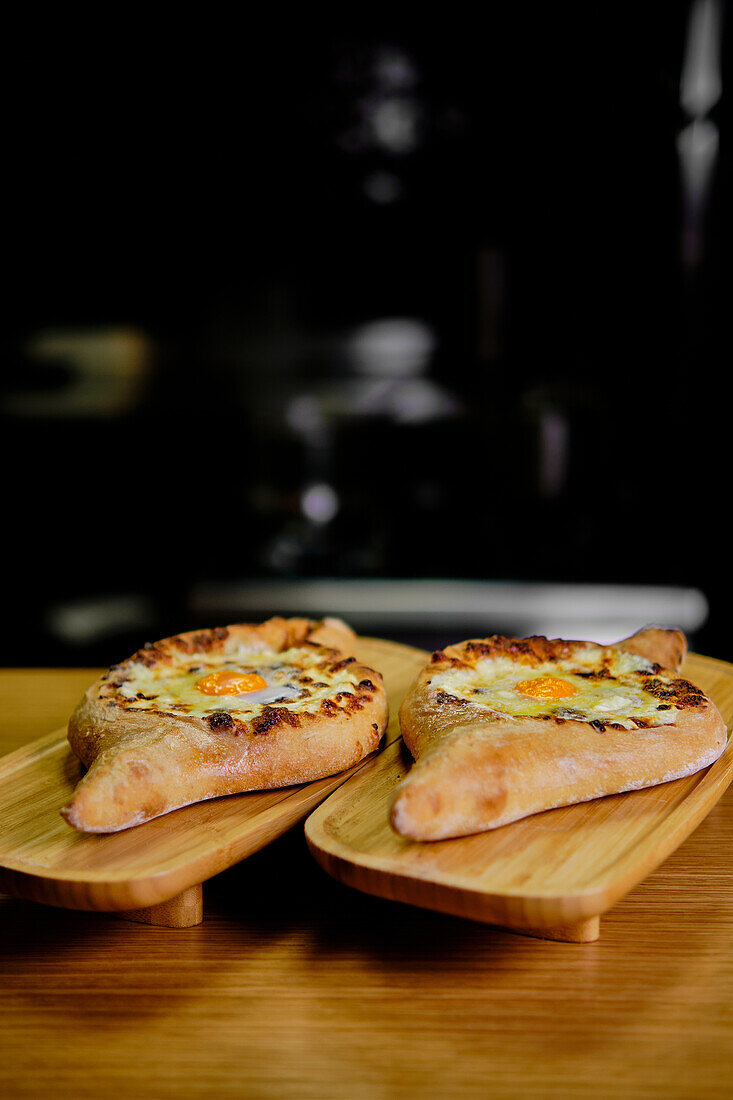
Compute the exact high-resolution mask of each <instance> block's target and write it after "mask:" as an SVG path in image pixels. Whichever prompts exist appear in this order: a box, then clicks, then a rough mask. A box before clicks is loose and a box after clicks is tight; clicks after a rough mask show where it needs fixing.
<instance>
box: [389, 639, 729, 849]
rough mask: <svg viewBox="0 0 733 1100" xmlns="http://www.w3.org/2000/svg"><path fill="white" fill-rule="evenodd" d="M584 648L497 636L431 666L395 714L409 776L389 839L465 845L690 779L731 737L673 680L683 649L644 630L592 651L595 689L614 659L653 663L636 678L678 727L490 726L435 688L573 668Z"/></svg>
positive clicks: (705, 704)
mask: <svg viewBox="0 0 733 1100" xmlns="http://www.w3.org/2000/svg"><path fill="white" fill-rule="evenodd" d="M588 645H589V643H587V642H573V641H566V640H563V639H547V638H542V637H534V638H524V639H517V638H505V637H501V636H494V637H492V638H484V639H472V640H469V641H468V642H462V643H460V644H458V645H453V646H448V647H447V648H446V649H445V650H443V651H440V652H439V653H435V654H433V658H432V661H431V663H430V665H429V666H427V667H426V668H425V669H423V670H422V672H421V673H420V675H419V676H418V678H417V680H416V681H415V683H414V684H413V686H412V688H411V689H410V691H409V692H408V693H407V695H406V696H405V699H404V701H403V704H402V707H401V709H400V725H401V728H402V736H403V739H404V742H405V744H406V745H407V747H408V748H409V750H410V752H411V753H412V755H413V757H414V758H415V764H414V765H413V767H412V769H411V771H410V772H409V774H408V776H407V778H406V779H405V780H404V781H403V782H402V783H401V784H400V786H399V787H398V788H397V790H396V792H395V794H394V797H393V800H392V805H391V811H390V820H391V822H392V826H393V828H394V829H395V830H396V831H397V832H398V833H400V834H402V835H403V836H406V837H409V838H410V839H413V840H440V839H445V838H447V837H453V836H464V835H467V834H469V833H474V832H480V831H482V830H485V829H492V828H496V827H497V826H499V825H504V824H507V823H509V822H511V821H516V820H518V819H519V818H521V817H525V816H527V815H528V814H533V813H537V812H539V811H541V810H547V809H551V808H553V807H556V806H564V805H569V804H572V803H575V802H583V801H587V800H588V799H592V798H599V797H601V796H603V795H608V794H616V793H619V792H621V791H627V790H635V789H638V788H641V787H647V786H652V785H654V784H657V783H663V782H667V781H668V780H671V779H677V778H680V777H681V776H683V775H690V774H692V773H693V772H695V771H698V770H699V769H700V768H703V767H706V766H707V765H708V764H711V763H712V762H713V760H715V759H716V758H717V757H718V756H719V755H720V753H721V752H722V751H723V748H724V747H725V743H726V728H725V724H724V722H723V720H722V718H721V716H720V714H719V712H718V710H717V708H716V707H715V705H714V704H713V703H712V701H711V700H710V699H708V698H707V696H705V695H704V693H703V692H702V691H700V689H699V688H697V687H695V685H693V684H690V682H689V681H687V680H685V679H683V678H682V677H679V676H677V675H676V669H677V668H678V667H679V664H680V663H681V661H682V659H683V657H684V653H685V649H686V643H685V640H684V636H683V635H681V633H680V632H679V631H662V630H658V629H657V628H651V629H649V630H647V631H640V632H639V633H637V634H635V635H633V636H632V637H631V638H626V639H623V640H622V641H621V642H618V643H616V645H615V646H614V647H600V646H599V647H595V648H596V649H597V650H598V655H597V656H598V661H597V676H598V678H599V679H603V678H604V676H605V675H607V674H608V673H607V668H608V665H609V663H610V662H611V660H612V656H613V654H612V652H610V651H612V650H614V649H621V650H625V651H628V652H631V653H636V654H639V655H640V656H643V657H644V658H646V660H647V661H650V662H653V664H652V666H651V668H649V669H647V670H644V671H643V672H639V673H638V678H639V682H640V683H641V684H643V687H644V690H645V691H646V692H647V693H648V694H650V695H651V696H653V697H654V698H656V699H658V700H659V708H660V709H662V710H664V711H669V710H671V709H672V708H674V710H675V720H674V723H673V724H667V725H655V724H654V722H653V720H647V719H638V720H637V719H634V724H635V726H636V728H635V729H626V728H623V727H622V726H620V725H618V724H614V723H613V722H607V721H604V722H600V721H594V722H589V721H579V720H576V719H573V718H559V717H557V716H556V715H553V714H550V713H548V714H543V715H540V716H535V717H531V718H529V717H509V716H497V715H492V716H490V717H489V716H487V715H486V714H483V715H482V714H481V713H480V711H479V710H478V709H477V708H476V707H473V706H472V705H471V704H470V703H469V702H467V701H466V700H465V699H462V698H459V697H457V696H453V695H451V694H449V693H446V692H445V691H444V690H439V689H436V688H435V686H434V685H433V684H432V683H431V681H432V679H433V677H434V676H435V674H436V672H437V671H440V670H445V669H451V668H461V667H466V666H467V665H469V664H470V663H471V662H472V661H474V660H476V659H478V658H483V657H496V656H502V657H509V658H510V659H511V660H512V661H516V662H517V663H519V664H520V665H523V666H527V667H528V668H530V667H531V666H536V665H539V664H541V663H544V662H547V661H554V660H558V661H562V660H570V659H572V657H573V654H574V653H576V652H577V651H578V650H579V649H580V648H581V647H582V648H583V649H587V647H588ZM662 660H664V661H669V662H670V665H667V666H665V665H663V664H662ZM595 674H596V673H595V666H594V673H593V675H595Z"/></svg>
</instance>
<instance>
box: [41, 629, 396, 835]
mask: <svg viewBox="0 0 733 1100" xmlns="http://www.w3.org/2000/svg"><path fill="white" fill-rule="evenodd" d="M354 638H355V635H354V633H353V631H352V630H351V629H350V628H349V627H348V626H346V624H345V623H342V622H341V621H340V620H337V619H324V620H322V621H319V622H315V621H311V620H308V619H282V618H273V619H269V620H268V621H267V622H265V623H261V624H259V625H253V624H235V625H232V626H227V627H221V628H216V629H212V630H203V631H191V632H188V633H185V634H179V635H175V636H173V637H171V638H166V639H163V640H161V641H159V642H155V643H153V644H150V645H146V646H145V647H143V649H141V650H139V651H138V653H136V654H134V655H133V657H131V658H129V659H128V660H127V661H123V662H122V663H121V664H119V665H116V666H113V667H112V668H111V669H109V670H108V671H107V673H106V674H105V675H104V676H103V677H101V678H100V679H99V680H98V681H96V683H94V684H92V685H91V687H90V688H89V689H88V690H87V692H86V693H85V695H84V697H83V699H82V700H81V701H80V703H79V704H78V706H77V708H76V709H75V711H74V713H73V714H72V716H71V718H70V720H69V727H68V739H69V744H70V745H71V748H72V750H73V752H74V753H75V754H76V756H78V757H79V759H80V760H81V761H82V762H83V763H84V764H86V765H87V766H88V768H89V770H88V771H87V773H86V775H85V776H84V777H83V779H82V780H81V781H80V783H79V784H78V786H77V788H76V790H75V791H74V794H73V796H72V799H71V801H70V803H69V805H68V806H66V807H64V809H63V810H62V811H61V812H62V814H63V816H64V817H65V819H66V820H67V821H68V822H69V824H71V825H73V826H74V827H75V828H77V829H81V830H83V831H87V832H116V831H118V830H120V829H125V828H129V827H130V826H131V825H137V824H140V823H141V822H143V821H148V820H150V819H151V818H153V817H157V816H159V815H160V814H164V813H168V812H169V811H171V810H174V809H177V808H179V807H181V806H185V805H190V804H191V803H193V802H199V801H202V800H204V799H208V798H214V797H218V796H219V795H226V794H234V793H237V792H241V791H250V790H261V789H265V788H271V787H283V786H289V785H291V784H297V783H306V782H310V781H311V780H314V779H319V778H323V777H324V776H327V775H333V774H335V773H337V772H339V771H343V770H345V769H346V768H349V767H351V766H352V765H354V764H356V763H358V761H359V760H361V759H363V757H364V756H366V755H368V753H370V752H373V751H374V749H376V748H377V746H378V744H379V741H380V739H381V736H382V732H383V730H384V728H385V726H386V722H387V698H386V692H385V690H384V684H383V682H382V678H381V676H380V675H379V673H378V672H375V671H374V670H373V669H370V668H368V667H367V666H365V665H360V664H359V663H358V662H357V661H356V660H355V658H353V657H352V656H351V655H350V653H349V649H350V647H351V645H352V644H353V641H354ZM239 642H244V643H246V644H252V645H258V646H261V647H262V648H266V649H268V650H272V651H274V652H282V651H284V650H288V649H291V648H298V647H312V648H313V651H314V655H315V658H317V661H316V666H315V667H316V668H322V669H323V670H324V673H325V674H326V675H328V674H329V673H333V672H335V671H338V670H339V669H341V668H343V667H344V666H347V667H348V671H349V674H350V678H351V679H352V680H353V681H354V684H353V688H352V687H351V686H350V687H349V689H348V690H340V691H336V692H335V694H334V695H333V696H332V697H329V698H325V699H323V701H322V702H321V703H320V705H319V706H318V707H317V709H315V710H311V711H300V712H299V711H296V710H294V709H290V708H289V707H288V706H287V705H276V704H275V705H263V706H262V707H261V708H259V709H258V711H257V712H255V713H253V714H251V715H249V716H248V717H247V718H243V717H240V716H235V715H232V714H229V713H227V712H226V711H225V710H215V711H214V712H213V713H212V714H209V715H207V716H205V717H197V716H195V715H193V714H188V713H176V712H175V710H173V709H170V708H169V709H167V710H161V709H155V707H154V704H153V709H147V710H140V709H135V708H134V706H131V705H130V700H129V698H126V697H125V696H124V695H123V694H122V692H121V688H122V687H123V685H124V684H125V681H126V678H127V676H128V674H129V667H130V665H131V663H136V664H142V665H144V666H146V667H155V668H161V667H164V666H167V665H170V666H171V667H173V666H176V665H178V664H180V662H181V658H182V657H183V658H185V657H186V656H187V655H189V654H199V655H200V654H202V653H203V654H211V655H220V654H222V653H224V652H225V651H226V649H227V646H232V645H236V644H237V643H239ZM304 679H305V677H304Z"/></svg>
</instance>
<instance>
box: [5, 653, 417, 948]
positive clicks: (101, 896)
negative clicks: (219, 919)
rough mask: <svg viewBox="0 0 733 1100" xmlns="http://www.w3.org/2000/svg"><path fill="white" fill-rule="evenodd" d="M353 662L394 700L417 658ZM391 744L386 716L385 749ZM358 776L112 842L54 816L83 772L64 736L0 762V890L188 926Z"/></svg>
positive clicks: (395, 733)
mask: <svg viewBox="0 0 733 1100" xmlns="http://www.w3.org/2000/svg"><path fill="white" fill-rule="evenodd" d="M416 654H417V655H418V656H417V658H416ZM355 656H356V657H357V658H358V659H359V661H361V662H362V663H364V664H366V665H370V666H372V667H375V668H377V669H382V668H383V669H384V670H385V682H386V686H387V691H388V694H389V695H390V697H392V698H401V697H402V695H403V694H404V692H405V691H406V689H407V686H408V684H409V682H410V681H411V679H412V677H413V676H414V670H415V667H416V660H417V664H419V663H420V661H421V660H422V654H420V653H419V651H417V650H410V649H400V648H399V647H397V648H396V647H394V646H392V645H390V643H388V642H382V641H380V640H376V639H359V640H358V643H357V646H356V647H355ZM398 737H399V726H398V724H397V717H396V711H394V710H393V713H392V715H391V721H390V726H389V729H388V731H387V734H386V736H385V740H384V744H390V743H391V742H393V741H394V740H396V739H397V738H398ZM363 766H364V762H363V761H362V763H361V764H357V765H356V767H355V768H352V769H351V770H350V771H347V772H342V773H340V774H339V775H335V776H331V777H329V778H327V779H321V780H317V781H316V782H314V783H308V784H305V785H302V786H297V787H287V788H281V789H278V790H269V791H254V792H251V793H248V794H241V795H229V796H228V797H226V798H218V799H212V800H210V801H207V802H200V803H197V804H196V805H194V806H187V807H185V808H184V809H181V810H175V811H174V812H173V813H170V814H166V815H164V816H163V817H158V818H156V819H155V820H153V821H149V822H147V823H146V824H144V825H138V826H136V827H135V828H132V829H127V830H125V831H124V832H121V833H114V834H110V835H106V836H100V835H93V834H83V833H79V832H76V831H75V830H74V829H72V828H71V827H70V826H69V825H67V824H66V822H65V821H64V820H63V818H62V817H61V816H60V813H59V810H60V808H61V807H62V806H64V805H65V804H66V803H67V802H68V799H69V795H70V793H71V791H72V790H73V788H74V786H75V785H76V783H77V782H78V780H79V778H80V777H81V774H82V771H81V765H80V763H79V761H78V760H77V759H76V757H75V756H74V755H73V754H72V753H71V751H70V749H69V746H68V744H67V741H66V733H65V730H57V731H56V732H54V733H52V734H49V735H48V736H46V737H43V738H41V739H40V740H37V741H34V742H33V743H32V744H29V745H26V746H24V747H23V748H21V749H18V750H17V751H16V752H13V753H11V754H9V755H8V756H6V757H4V758H3V759H2V760H0V822H2V825H1V827H0V890H5V891H7V892H8V893H10V894H15V895H16V896H19V897H23V898H28V899H30V900H33V901H39V902H43V903H45V904H47V905H55V906H60V907H62V908H68V909H91V910H102V911H115V912H118V913H122V914H123V915H126V916H128V917H129V918H130V919H132V920H137V921H144V922H146V923H155V924H163V925H174V926H177V927H180V926H186V925H191V924H196V923H198V922H199V921H200V920H201V916H202V908H201V888H200V887H201V883H202V882H204V881H205V880H206V879H208V878H211V877H212V876H213V875H215V874H218V873H219V872H220V871H223V870H225V869H226V868H228V867H230V866H232V865H233V864H234V863H238V862H239V861H240V860H242V859H244V858H245V857H246V856H249V855H251V854H252V853H253V852H255V851H257V850H258V849H260V848H262V847H264V846H265V845H266V844H268V843H270V842H271V841H272V840H275V839H276V838H277V837H278V836H280V835H281V834H282V833H284V832H285V831H286V830H287V829H289V828H291V827H292V826H293V825H295V824H296V823H297V822H298V821H302V820H303V818H305V817H306V816H307V814H308V813H309V812H310V811H311V810H312V809H313V808H314V807H315V806H317V805H318V803H319V802H321V801H322V800H323V799H324V798H326V797H327V795H329V794H330V793H331V792H332V791H333V790H335V788H336V787H338V786H339V785H340V784H341V783H343V782H344V780H345V779H346V778H348V777H349V776H350V775H353V774H354V773H355V772H356V771H358V769H359V768H360V767H363Z"/></svg>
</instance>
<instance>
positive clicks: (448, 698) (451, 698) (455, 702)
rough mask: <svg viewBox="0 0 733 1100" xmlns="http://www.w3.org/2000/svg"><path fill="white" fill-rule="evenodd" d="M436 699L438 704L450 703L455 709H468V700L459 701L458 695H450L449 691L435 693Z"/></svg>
mask: <svg viewBox="0 0 733 1100" xmlns="http://www.w3.org/2000/svg"><path fill="white" fill-rule="evenodd" d="M435 698H436V701H437V702H438V703H449V704H451V705H452V706H455V707H467V706H468V700H467V699H459V698H458V696H457V695H449V694H448V692H447V691H442V690H438V691H436V693H435Z"/></svg>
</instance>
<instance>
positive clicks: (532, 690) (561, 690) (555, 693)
mask: <svg viewBox="0 0 733 1100" xmlns="http://www.w3.org/2000/svg"><path fill="white" fill-rule="evenodd" d="M577 690H578V689H577V688H576V687H573V685H572V684H569V683H568V682H567V680H558V679H556V677H554V676H536V677H535V678H534V679H533V680H521V681H520V683H518V684H517V691H518V692H520V693H521V694H522V695H528V696H529V697H530V698H531V699H564V698H565V697H566V696H568V695H575V693H576V691H577Z"/></svg>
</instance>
